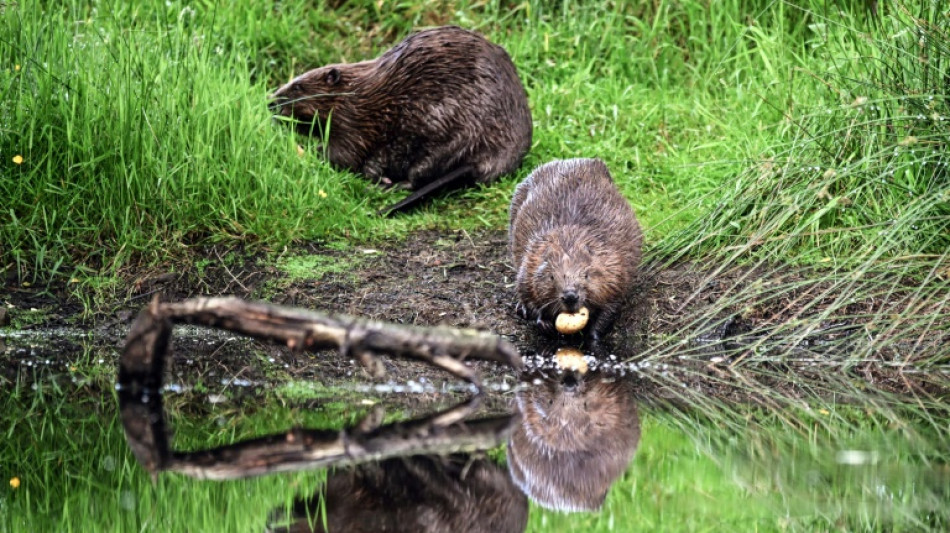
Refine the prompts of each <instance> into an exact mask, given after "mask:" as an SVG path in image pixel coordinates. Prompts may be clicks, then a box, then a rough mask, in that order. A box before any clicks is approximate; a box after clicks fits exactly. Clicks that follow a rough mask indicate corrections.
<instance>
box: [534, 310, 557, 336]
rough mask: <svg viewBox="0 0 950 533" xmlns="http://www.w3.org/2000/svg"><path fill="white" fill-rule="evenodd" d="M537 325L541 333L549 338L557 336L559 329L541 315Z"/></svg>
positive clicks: (536, 321)
mask: <svg viewBox="0 0 950 533" xmlns="http://www.w3.org/2000/svg"><path fill="white" fill-rule="evenodd" d="M535 323H536V324H537V325H538V329H539V330H541V333H542V334H544V335H547V336H548V337H554V336H555V335H557V329H555V327H554V322H552V321H550V320H545V319H544V318H543V317H541V315H538V318H537V320H535Z"/></svg>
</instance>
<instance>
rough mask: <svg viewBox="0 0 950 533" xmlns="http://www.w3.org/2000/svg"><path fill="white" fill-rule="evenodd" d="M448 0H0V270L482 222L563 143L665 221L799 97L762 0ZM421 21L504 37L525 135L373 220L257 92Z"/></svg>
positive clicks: (801, 36)
mask: <svg viewBox="0 0 950 533" xmlns="http://www.w3.org/2000/svg"><path fill="white" fill-rule="evenodd" d="M454 7H455V9H453V10H451V11H446V10H444V9H443V8H442V7H441V4H440V3H438V2H430V3H427V2H422V3H420V4H419V5H418V6H415V7H396V8H393V10H392V11H387V10H386V9H381V8H378V7H377V6H376V4H374V3H369V2H367V3H366V4H365V5H359V6H350V7H345V8H343V7H341V8H337V9H332V8H328V7H325V6H324V7H319V6H311V5H308V4H305V3H293V2H288V3H282V4H280V5H279V6H261V5H258V4H256V3H253V2H242V3H239V4H237V5H234V6H233V7H231V8H229V9H227V10H224V9H215V8H214V7H207V8H206V7H202V6H187V5H185V4H180V3H175V2H172V3H170V4H166V3H165V2H163V1H152V2H140V3H137V4H136V5H135V6H134V7H129V6H127V5H126V4H124V3H121V2H105V3H96V4H94V5H93V4H91V3H86V2H79V1H72V2H67V3H66V4H62V7H54V6H42V5H39V4H32V3H18V4H15V5H13V4H11V5H9V6H7V7H6V8H4V9H3V11H2V13H0V18H2V25H0V26H2V28H3V29H2V30H0V117H2V119H0V128H2V129H3V131H4V132H5V135H3V136H2V137H0V161H2V163H0V194H2V195H3V197H4V198H6V199H7V201H6V202H5V203H4V209H3V213H2V215H0V216H2V218H0V239H2V241H3V242H4V243H5V246H4V247H3V249H2V250H0V261H2V262H0V265H3V268H4V269H12V270H14V271H15V272H16V273H17V274H18V276H19V277H21V278H23V279H30V280H34V281H37V280H47V279H49V278H50V277H51V274H52V273H55V272H63V273H65V274H66V275H71V274H72V272H73V271H74V270H75V269H80V270H86V271H91V272H93V273H99V274H103V275H114V274H116V273H118V272H121V271H123V267H124V266H126V265H129V264H131V265H139V264H142V263H143V262H144V263H151V262H156V261H167V260H169V259H174V258H180V257H182V256H183V255H184V248H185V247H187V246H190V245H193V244H204V243H212V242H235V241H242V242H247V243H251V244H257V245H263V246H273V247H281V246H284V245H287V244H288V243H291V242H294V241H303V240H325V241H333V242H339V241H341V240H344V241H350V242H353V241H365V240H373V239H383V238H386V239H391V238H398V237H400V236H402V235H404V234H405V233H406V232H407V231H409V230H412V229H417V228H423V227H445V226H450V227H461V228H473V227H486V226H487V227H503V225H504V222H505V219H506V216H507V202H508V198H509V196H510V191H511V189H512V188H513V186H514V184H515V183H516V182H517V180H519V179H521V178H522V177H524V175H526V174H527V173H528V172H529V171H530V170H531V168H533V167H534V166H536V165H538V164H540V163H542V162H545V161H548V160H550V159H553V158H563V157H577V156H597V157H602V158H604V159H605V160H607V162H608V163H609V165H610V166H611V168H612V170H613V172H614V174H615V175H616V177H617V179H618V181H619V182H620V183H621V186H622V188H623V190H624V192H625V193H626V194H627V195H628V197H630V198H631V201H632V202H633V203H634V206H635V207H636V208H637V210H638V212H639V215H640V217H641V219H643V221H644V223H645V225H646V226H647V227H649V228H652V227H654V226H658V223H659V222H660V221H662V220H665V219H667V218H669V217H671V216H672V217H674V219H675V221H676V222H677V223H678V224H685V223H687V222H689V221H691V220H694V219H695V218H696V216H697V215H699V212H682V211H680V209H681V208H682V207H684V206H686V205H690V201H692V200H695V199H697V198H701V197H703V195H704V193H708V192H711V191H715V190H717V189H718V188H719V187H720V185H722V183H723V182H724V181H728V180H729V179H730V178H731V177H732V176H734V175H735V174H736V173H738V172H739V171H740V170H741V169H742V168H744V167H745V166H747V162H748V161H750V160H751V159H752V158H754V157H757V156H758V155H759V154H760V153H762V152H763V151H764V150H766V148H767V147H768V146H771V145H772V144H774V142H775V141H776V140H777V138H778V134H779V132H778V131H777V130H776V129H775V124H776V123H777V122H779V121H780V119H781V117H782V107H783V106H784V105H794V104H795V103H797V102H799V101H803V100H807V99H809V98H810V97H811V94H812V93H811V92H808V93H801V94H800V93H794V94H793V93H791V92H790V91H789V87H788V85H787V84H786V82H784V81H782V80H784V79H785V78H787V77H788V76H792V75H793V74H794V72H795V69H796V68H800V67H801V65H802V63H803V62H808V61H811V60H812V58H809V57H806V53H807V47H806V44H805V43H806V40H805V38H806V37H807V35H808V33H809V30H808V27H807V25H806V24H805V22H806V21H807V20H808V19H809V16H808V15H807V14H803V13H801V12H798V11H795V10H791V9H788V8H787V7H785V6H784V4H782V3H777V4H773V3H768V2H763V3H761V5H759V6H754V9H753V10H752V11H751V12H750V11H749V10H748V9H746V6H740V5H739V3H731V2H730V3H726V4H723V6H722V7H721V8H717V9H715V10H708V9H707V8H706V7H705V6H704V4H703V3H702V2H698V1H695V2H681V3H665V2H661V3H658V4H656V5H654V6H651V7H649V8H646V7H644V8H638V7H631V6H622V7H618V6H615V5H607V4H603V5H591V6H588V5H587V4H574V3H572V2H566V3H560V4H557V5H553V6H552V5H547V3H544V2H527V3H524V4H520V5H519V6H516V7H514V8H511V7H510V6H507V5H504V4H500V3H488V4H482V3H468V2H464V1H463V2H458V3H457V4H454ZM363 8H365V9H363ZM447 12H450V13H452V14H453V15H452V16H445V15H443V13H447ZM750 16H751V17H753V18H754V20H755V21H756V24H755V25H754V26H750V25H749V24H748V22H749V20H750V19H749V17H750ZM435 23H458V24H462V25H464V26H469V27H474V28H476V29H478V30H480V31H482V32H484V33H485V34H487V35H488V36H489V37H490V38H492V39H494V40H496V41H497V42H499V43H501V44H503V45H504V46H505V47H506V48H507V49H508V50H509V52H510V54H511V55H512V57H513V58H514V60H515V62H516V64H517V65H518V68H519V71H520V72H521V75H522V77H523V79H524V82H525V85H526V87H527V89H528V92H529V97H530V101H531V105H532V109H533V113H534V118H535V122H536V128H535V142H534V145H533V147H532V151H531V153H530V154H529V156H528V158H527V160H526V162H525V164H524V165H523V167H522V169H521V170H520V171H519V172H517V173H516V174H515V175H514V176H512V177H509V178H507V179H505V180H503V181H502V182H501V183H500V184H499V185H496V186H493V187H489V188H485V189H481V190H477V191H471V192H468V193H465V194H463V195H462V196H461V198H459V197H453V198H448V199H444V200H441V201H439V202H436V203H435V204H434V205H433V206H432V207H431V208H429V209H426V210H423V211H422V212H418V213H416V214H414V215H412V216H408V217H400V218H398V219H397V220H395V221H391V220H380V219H379V218H377V217H375V216H374V215H373V211H374V209H375V208H377V207H379V206H380V205H382V204H383V203H385V202H386V201H387V200H386V198H385V193H383V192H381V191H379V190H377V189H375V188H373V187H369V186H367V185H366V183H365V182H364V181H363V180H361V179H360V178H358V177H356V176H353V175H351V174H348V173H345V172H337V171H334V170H332V169H331V168H329V167H328V165H326V164H325V163H324V162H323V161H322V160H321V158H320V154H319V153H317V150H309V151H308V153H307V154H306V155H304V156H303V157H300V156H298V155H297V150H296V145H297V143H301V144H304V145H307V143H305V142H303V141H302V140H301V139H299V138H297V137H296V136H295V135H294V134H292V133H291V132H290V131H289V130H287V129H285V128H282V127H280V126H279V125H278V124H275V123H273V122H272V120H271V118H270V115H269V113H268V111H267V108H266V105H265V101H266V95H267V94H268V92H269V91H270V90H272V89H273V88H274V87H276V86H277V85H278V84H279V83H281V82H282V81H283V80H285V79H287V78H288V77H289V76H291V75H292V74H294V73H299V72H300V71H301V70H303V69H304V68H307V67H310V66H314V65H317V64H320V63H325V62H330V61H339V60H358V59H364V58H368V57H372V56H374V55H376V54H378V53H380V52H381V51H383V50H385V49H386V48H388V47H389V46H391V45H392V44H393V43H394V42H395V41H397V40H399V39H401V38H402V37H403V36H404V35H406V34H407V33H409V32H410V31H411V29H412V28H413V27H417V26H419V25H424V24H435ZM323 43H333V46H325V45H324V44H323ZM15 65H19V66H20V69H19V70H15V69H14V66H15ZM14 155H21V156H22V157H23V162H22V164H14V163H13V161H12V158H13V156H14ZM708 202H709V200H708V199H707V200H704V201H703V203H708ZM673 227H677V224H674V225H673ZM666 231H669V230H663V229H659V230H657V231H655V232H652V233H651V237H652V238H653V239H654V240H655V239H658V238H661V237H662V236H663V235H664V232H666Z"/></svg>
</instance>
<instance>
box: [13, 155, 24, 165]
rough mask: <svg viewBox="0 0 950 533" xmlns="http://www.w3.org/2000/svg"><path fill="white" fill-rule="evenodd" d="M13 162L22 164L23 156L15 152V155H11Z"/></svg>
mask: <svg viewBox="0 0 950 533" xmlns="http://www.w3.org/2000/svg"><path fill="white" fill-rule="evenodd" d="M13 162H14V163H16V164H17V165H22V164H23V156H22V155H20V154H17V155H15V156H13Z"/></svg>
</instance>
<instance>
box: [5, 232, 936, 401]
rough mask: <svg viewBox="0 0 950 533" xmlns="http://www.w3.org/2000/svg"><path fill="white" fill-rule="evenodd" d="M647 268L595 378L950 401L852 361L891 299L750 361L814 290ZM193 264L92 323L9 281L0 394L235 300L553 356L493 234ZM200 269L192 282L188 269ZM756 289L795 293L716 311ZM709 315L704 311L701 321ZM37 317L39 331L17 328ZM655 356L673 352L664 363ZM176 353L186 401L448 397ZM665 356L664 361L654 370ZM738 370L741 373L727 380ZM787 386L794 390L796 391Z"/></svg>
mask: <svg viewBox="0 0 950 533" xmlns="http://www.w3.org/2000/svg"><path fill="white" fill-rule="evenodd" d="M647 256H648V259H647V260H646V263H645V266H644V268H643V271H642V272H641V273H640V275H639V277H638V279H637V283H636V288H635V290H634V292H633V293H632V294H631V296H630V298H629V300H628V303H627V305H626V306H625V309H624V310H623V312H622V313H621V315H620V317H619V318H618V320H617V322H616V324H615V326H614V330H613V332H612V334H611V335H610V336H609V338H608V342H607V343H606V346H605V347H604V348H603V350H602V351H601V352H600V353H598V354H597V355H596V356H595V357H593V358H591V362H592V364H594V365H601V366H612V367H613V369H614V370H619V371H623V372H631V373H639V374H643V375H650V374H653V375H658V374H661V377H663V379H661V380H659V382H658V384H657V389H658V392H659V393H660V394H663V391H664V390H665V389H668V388H669V386H670V383H678V384H679V385H680V386H682V387H684V388H687V389H689V390H691V391H693V392H695V393H697V394H704V395H711V396H716V397H721V398H724V399H736V400H748V399H749V396H750V386H749V379H748V375H745V376H743V375H740V374H742V373H743V372H745V373H748V372H752V374H753V377H754V381H755V383H757V384H758V385H759V386H761V387H763V388H765V389H769V390H775V388H776V387H778V388H779V389H781V390H783V391H785V392H787V393H788V395H789V396H792V397H794V396H796V395H798V394H800V391H799V389H800V388H801V386H802V382H808V383H811V382H813V381H814V380H818V381H821V380H823V379H826V378H828V377H833V379H840V376H841V372H840V371H841V370H842V369H843V371H844V372H845V374H847V376H848V377H849V378H853V379H857V380H862V381H864V382H865V383H866V384H868V385H869V386H872V387H874V388H878V389H881V390H883V391H887V392H889V393H898V394H903V393H908V392H920V391H922V390H923V391H926V392H928V393H937V394H945V391H946V390H947V385H948V384H947V379H946V375H945V374H935V375H925V374H916V373H908V372H904V370H905V369H903V368H901V367H900V366H896V365H889V364H888V360H889V357H891V356H892V354H879V356H878V357H877V358H876V359H867V360H862V361H858V362H854V361H851V360H850V359H849V357H850V353H849V352H848V350H849V346H850V345H849V339H851V338H853V336H854V335H859V334H861V331H860V323H859V321H857V320H856V319H854V318H853V317H858V316H867V315H868V314H871V313H874V312H878V311H880V310H881V309H882V308H886V306H888V305H889V303H890V302H889V301H888V300H887V299H886V298H877V299H874V300H868V301H862V302H856V303H855V304H853V306H849V308H847V309H844V310H842V311H841V313H840V314H842V316H843V318H840V319H837V318H835V317H833V316H832V317H827V316H825V317H822V318H820V319H818V318H814V327H812V328H811V329H810V330H809V331H810V333H809V335H808V336H807V337H800V338H796V339H794V340H793V341H789V342H792V343H793V344H794V346H792V349H791V350H790V349H789V347H788V346H779V347H780V348H782V349H783V351H782V354H783V357H784V359H778V358H769V357H750V353H749V352H751V350H749V347H750V346H753V345H755V346H756V347H757V349H758V350H761V344H762V343H761V342H759V341H761V339H762V338H763V337H764V336H765V337H767V336H768V334H769V331H770V329H771V328H776V327H779V326H781V325H782V324H784V323H787V322H789V321H793V320H797V321H800V322H801V321H806V320H808V319H809V317H819V316H821V313H822V311H823V304H822V302H821V300H819V301H818V302H817V303H815V302H813V301H812V300H814V298H806V297H808V296H810V295H812V294H821V289H822V287H821V286H820V283H815V284H811V285H810V284H808V283H807V279H805V277H804V275H803V274H801V273H796V272H795V271H792V270H789V271H787V272H784V271H782V270H781V269H772V270H770V271H768V272H766V271H764V270H761V271H757V270H756V269H753V268H732V269H730V270H727V271H724V272H717V271H715V270H713V268H712V267H711V266H709V265H701V264H696V263H681V264H675V265H672V266H666V265H660V264H658V263H656V264H654V263H651V262H650V259H649V253H648V254H647ZM201 257H202V258H203V259H202V261H201V262H200V263H195V264H194V265H191V266H187V267H182V266H177V267H175V268H169V269H168V270H145V271H139V272H136V273H135V274H134V275H130V276H129V277H128V281H127V283H126V284H125V285H124V287H122V288H121V289H120V290H118V291H116V292H115V293H114V294H115V296H114V297H113V298H111V299H108V298H106V299H102V301H101V303H100V304H99V305H97V306H96V307H95V309H93V310H92V312H87V313H84V312H83V309H82V306H81V305H80V304H79V302H78V301H77V300H76V299H75V298H73V297H71V296H70V290H71V288H70V287H69V286H59V287H57V286H51V287H42V288H39V287H24V286H21V285H16V284H15V283H14V282H13V280H12V279H8V280H7V281H6V283H5V286H4V294H3V295H2V298H0V300H2V303H3V304H4V305H5V306H6V307H7V310H8V315H9V318H10V320H11V323H12V324H13V325H14V327H13V328H11V327H10V326H8V328H7V329H6V330H5V331H12V332H11V333H8V334H5V336H4V338H3V340H2V341H0V342H3V343H4V346H2V347H0V348H2V349H3V354H4V356H3V357H2V358H0V379H4V380H8V381H9V380H12V379H15V376H17V375H18V373H19V371H20V370H21V369H24V368H26V369H36V368H41V369H44V370H46V369H49V370H52V371H54V372H62V371H66V370H68V368H69V367H70V366H75V360H76V359H77V358H79V359H82V358H85V359H86V360H87V362H90V360H93V361H99V360H102V361H103V363H102V364H104V365H107V366H109V365H111V368H115V366H114V365H115V362H116V360H117V353H118V352H117V350H118V347H119V346H120V345H121V343H122V341H123V340H124V338H125V335H126V333H127V332H128V328H129V325H130V324H131V321H132V319H133V318H134V317H135V315H136V314H137V313H138V311H139V310H140V309H141V308H142V307H143V306H145V305H146V303H147V302H148V301H150V300H151V299H152V298H154V297H159V298H160V299H161V300H162V301H172V302H173V301H179V300H182V299H185V298H191V297H196V296H221V295H234V296H238V297H241V298H245V299H249V300H260V301H266V302H269V303H273V304H280V305H285V306H294V307H299V308H304V309H312V310H318V311H321V312H336V313H347V314H350V315H355V316H361V317H365V318H370V319H375V320H381V321H386V322H393V323H397V324H412V325H425V326H433V325H447V326H453V327H470V328H477V329H484V330H488V331H491V332H493V333H495V334H498V335H500V336H502V337H503V338H505V339H506V340H509V341H510V342H512V343H513V344H514V345H515V346H516V347H518V348H519V350H520V351H521V353H522V355H524V356H525V357H526V358H527V361H528V362H529V365H530V364H542V363H543V358H534V359H532V355H533V354H537V353H539V352H540V351H542V350H543V349H544V348H543V347H544V346H548V345H551V344H552V340H551V339H548V338H546V337H543V336H541V335H540V334H539V333H538V332H537V331H536V330H535V328H533V327H532V326H531V325H530V324H528V323H526V322H525V321H523V320H522V319H520V318H519V317H518V316H517V315H516V313H515V301H516V297H515V286H514V271H513V267H512V266H511V264H510V261H509V257H508V251H507V236H506V234H505V233H504V232H501V231H486V232H481V233H477V234H470V233H467V232H464V231H457V232H438V231H427V232H419V233H415V234H413V235H411V236H410V237H409V238H408V239H407V240H406V241H405V242H398V243H388V244H382V245H373V246H369V245H366V246H359V247H356V248H353V249H348V250H345V251H341V250H338V249H334V248H333V247H327V246H321V245H318V244H313V245H309V246H307V247H305V248H303V249H300V250H294V251H285V252H283V253H282V254H271V255H262V254H258V255H242V252H241V250H240V249H222V248H207V249H203V250H202V251H201ZM300 257H303V258H305V259H308V260H310V262H309V263H308V262H306V261H304V262H303V264H304V267H303V268H300V267H297V268H295V269H294V268H289V267H286V266H285V265H287V264H292V263H293V261H295V260H296V259H297V258H300ZM313 258H316V259H317V260H315V261H314V260H312V259H313ZM199 264H200V268H199V267H198V266H195V265H199ZM307 265H313V266H312V268H310V267H308V266H307ZM291 274H293V275H291ZM752 283H757V284H761V285H762V286H763V287H766V286H767V285H768V284H780V283H781V284H786V285H787V284H799V285H800V288H798V289H797V290H796V291H793V292H789V293H788V294H787V295H785V296H784V297H782V298H772V299H768V300H765V299H764V300H763V301H761V302H748V301H746V302H741V303H736V304H735V305H733V306H722V305H716V303H717V302H718V301H719V300H720V299H722V298H724V296H725V295H727V294H730V293H732V292H735V290H736V288H737V287H742V286H747V285H749V284H752ZM895 298H896V296H895ZM707 308H708V310H709V311H708V312H706V311H704V310H705V309H707ZM31 315H37V316H40V317H41V319H34V320H32V321H27V325H25V326H23V327H20V328H16V327H15V325H16V324H18V323H23V322H24V321H25V320H24V319H25V318H30V317H31ZM697 317H702V320H701V321H697ZM684 331H685V332H688V333H689V336H688V338H687V337H684V336H683V335H684ZM948 340H950V339H940V338H933V339H931V342H932V343H933V344H934V345H938V344H939V343H941V342H946V341H948ZM779 341H781V339H780V340H779ZM553 342H555V343H558V342H560V343H564V344H568V345H573V346H580V345H581V344H582V343H583V339H579V338H573V337H566V338H563V339H560V340H555V341H553ZM773 344H774V339H773ZM779 344H781V342H779ZM657 346H665V347H666V348H664V349H663V350H658V349H657ZM773 347H775V346H773ZM664 350H665V351H664ZM671 350H681V352H682V354H683V355H671V354H672V352H671ZM798 352H800V353H798ZM172 353H173V355H172V357H171V359H172V361H173V362H172V364H171V370H170V371H171V372H172V374H173V376H174V378H173V382H174V383H180V386H181V387H183V388H184V389H186V390H187V389H188V388H189V387H190V386H191V385H192V384H194V383H196V382H199V381H200V382H202V383H204V384H208V383H211V384H212V385H213V384H214V383H226V384H232V385H233V384H234V383H242V384H264V385H266V384H268V383H273V382H275V381H280V380H286V379H314V380H319V381H321V382H323V383H326V384H329V385H331V386H332V385H334V384H340V383H349V384H352V383H354V382H360V383H370V384H373V383H375V384H377V385H378V384H386V383H388V384H390V385H392V386H395V387H398V386H403V387H405V386H406V385H405V384H406V383H408V382H414V383H415V384H416V386H418V379H419V378H422V379H424V380H426V379H427V380H429V383H430V386H433V387H434V385H432V384H433V383H439V384H440V385H438V386H440V387H441V386H444V383H445V382H446V381H451V380H449V379H447V378H446V376H444V375H442V374H438V373H437V372H434V371H432V369H431V368H429V367H428V366H427V365H424V364H422V363H417V362H405V361H397V360H393V359H391V358H383V359H382V363H383V365H384V367H385V370H386V371H387V374H386V377H385V378H383V379H382V380H375V381H374V380H373V379H372V378H371V377H370V376H369V375H368V374H366V372H365V371H364V370H363V369H362V368H361V367H360V365H359V364H358V363H357V362H356V361H355V360H353V359H352V358H347V357H343V358H341V357H339V356H338V354H335V353H332V352H327V353H323V354H316V355H314V354H309V353H302V352H298V351H294V350H288V349H286V348H285V347H280V346H276V345H271V344H267V343H259V342H256V341H248V340H247V339H244V338H241V337H239V336H235V335H228V334H223V333H221V332H210V331H207V330H201V329H200V328H199V329H195V330H193V331H191V330H189V333H187V334H177V335H176V339H175V342H174V346H173V350H172ZM658 353H660V354H661V355H662V357H657V355H656V354H658ZM89 354H92V355H89ZM788 354H792V355H794V357H788ZM752 355H756V353H753V354H752ZM766 355H767V354H766ZM532 361H533V363H532ZM737 361H738V362H740V363H742V364H741V365H737V364H735V363H736V362H737ZM92 364H94V363H92ZM473 365H474V366H475V367H476V368H477V370H478V371H479V372H481V373H482V374H483V375H484V376H485V377H486V383H487V387H488V389H489V390H491V388H492V387H495V388H500V389H505V388H506V387H508V386H509V385H510V384H511V383H513V382H514V380H515V379H516V378H515V376H513V374H512V373H511V372H510V371H509V370H507V369H503V368H499V367H498V366H497V365H493V364H490V363H481V362H475V363H473ZM31 371H32V370H31ZM830 374H835V375H834V376H829V375H830ZM793 376H798V377H801V379H789V378H790V377H793ZM21 379H22V376H21ZM176 380H177V381H176ZM400 384H401V385H400ZM753 388H754V387H753ZM423 389H424V387H423ZM809 390H811V391H814V390H815V388H814V387H811V388H810V389H809ZM674 396H677V395H674ZM753 396H754V394H753Z"/></svg>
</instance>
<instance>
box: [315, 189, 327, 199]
mask: <svg viewBox="0 0 950 533" xmlns="http://www.w3.org/2000/svg"><path fill="white" fill-rule="evenodd" d="M317 194H319V195H320V198H326V197H327V193H325V192H323V189H320V190H319V191H317Z"/></svg>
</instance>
